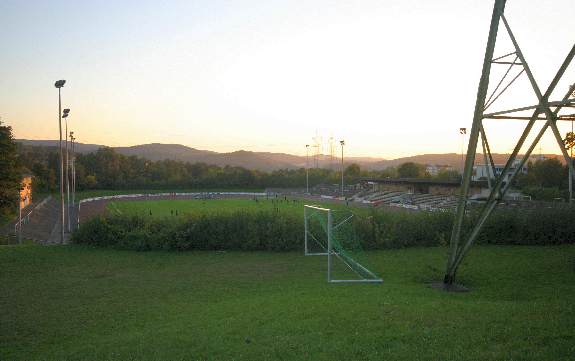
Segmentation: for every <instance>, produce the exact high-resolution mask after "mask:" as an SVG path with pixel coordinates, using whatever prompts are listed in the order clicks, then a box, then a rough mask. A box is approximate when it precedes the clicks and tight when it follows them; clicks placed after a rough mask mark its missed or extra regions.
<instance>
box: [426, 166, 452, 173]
mask: <svg viewBox="0 0 575 361" xmlns="http://www.w3.org/2000/svg"><path fill="white" fill-rule="evenodd" d="M452 170H453V167H452V166H450V165H439V164H428V165H426V166H425V171H426V172H427V173H429V174H430V175H438V174H439V172H440V171H452Z"/></svg>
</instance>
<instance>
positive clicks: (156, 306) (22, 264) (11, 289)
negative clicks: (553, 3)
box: [0, 246, 575, 360]
mask: <svg viewBox="0 0 575 361" xmlns="http://www.w3.org/2000/svg"><path fill="white" fill-rule="evenodd" d="M445 253H446V249H444V248H412V249H404V250H394V251H381V252H374V253H372V256H373V258H372V259H373V261H374V262H373V263H374V264H375V265H377V268H378V269H377V271H378V272H379V273H381V274H382V275H383V277H384V279H385V283H384V284H382V285H349V284H347V285H342V284H339V285H333V284H326V283H325V259H324V258H319V257H304V256H302V255H301V254H299V253H258V252H252V253H241V252H231V253H230V252H228V253H216V252H188V253H175V252H147V253H137V252H130V251H114V250H109V249H91V248H87V247H81V246H63V247H40V246H3V247H0V264H1V265H2V272H0V309H1V310H2V312H0V359H2V360H39V359H42V360H79V359H91V360H159V359H164V360H167V359H169V360H180V359H186V360H192V359H209V360H232V359H235V360H262V359H267V360H360V359H361V360H383V359H385V360H503V359H506V360H570V359H572V357H573V355H575V306H574V303H573V299H574V298H575V272H574V271H575V269H574V267H575V263H574V262H575V246H560V247H517V246H515V247H512V246H507V247H503V246H483V247H476V248H475V249H474V250H473V251H472V252H471V254H470V256H469V258H467V259H466V262H465V264H464V266H463V267H462V269H461V273H460V275H459V277H460V280H461V281H463V282H464V283H465V284H466V285H467V286H469V287H471V288H472V289H473V291H472V292H470V293H465V294H448V293H444V292H441V291H437V290H434V289H430V288H427V287H425V286H424V283H425V282H428V281H430V280H437V279H439V278H440V277H441V273H442V272H441V270H442V269H443V266H444V262H445Z"/></svg>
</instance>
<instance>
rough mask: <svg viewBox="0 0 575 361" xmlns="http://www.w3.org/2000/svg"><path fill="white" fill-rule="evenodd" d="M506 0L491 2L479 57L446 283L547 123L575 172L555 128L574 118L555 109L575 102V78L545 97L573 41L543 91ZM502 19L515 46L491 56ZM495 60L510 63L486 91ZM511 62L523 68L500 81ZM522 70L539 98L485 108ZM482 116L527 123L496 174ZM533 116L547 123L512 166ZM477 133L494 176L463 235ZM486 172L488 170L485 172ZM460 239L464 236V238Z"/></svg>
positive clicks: (563, 67) (568, 59) (573, 51)
mask: <svg viewBox="0 0 575 361" xmlns="http://www.w3.org/2000/svg"><path fill="white" fill-rule="evenodd" d="M505 4H506V0H495V5H494V8H493V15H492V17H491V26H490V29H489V37H488V40H487V47H486V50H485V58H484V61H483V70H482V73H481V79H480V81H479V88H478V91H477V101H476V103H475V112H474V115H473V125H472V127H471V132H470V135H469V144H468V148H467V157H466V160H465V168H464V171H463V177H462V182H461V193H460V197H459V202H458V205H457V213H456V217H455V222H454V225H453V229H452V233H451V241H450V248H449V256H448V261H447V269H446V272H445V277H444V279H443V283H444V285H445V286H450V285H451V284H453V282H454V280H455V273H456V271H457V269H458V267H459V265H460V264H461V261H462V259H463V257H464V256H465V255H466V253H467V252H468V251H469V249H470V247H471V246H472V245H473V243H474V241H475V239H476V238H477V236H478V234H479V232H480V231H481V229H482V227H483V226H484V224H485V221H486V220H487V218H488V217H489V216H490V215H491V213H492V212H493V210H494V209H495V207H496V205H497V203H498V201H500V200H501V199H502V198H503V196H504V195H505V193H506V192H507V190H508V189H509V187H510V185H511V183H512V182H513V179H514V178H515V176H516V175H517V174H518V173H519V172H520V170H521V169H522V168H523V166H524V165H525V162H526V161H527V159H528V158H529V156H530V155H531V153H532V151H533V149H535V147H536V145H537V143H538V142H539V140H540V139H541V137H542V136H543V135H544V134H545V132H546V130H547V129H548V128H551V130H552V132H553V135H554V136H555V139H556V140H557V144H558V145H559V148H560V149H561V151H562V153H563V156H564V157H565V160H566V162H567V164H569V171H570V172H571V173H572V174H573V164H572V162H571V160H570V157H569V154H568V153H567V150H566V149H565V147H564V144H563V139H562V138H561V135H560V133H559V129H558V128H557V124H556V123H557V121H558V120H566V121H573V120H575V115H574V114H570V115H559V111H560V110H561V109H562V108H564V107H571V108H572V107H575V99H570V98H571V97H572V94H573V92H575V84H574V85H572V86H571V87H570V88H569V91H568V92H567V93H566V94H565V96H564V97H563V99H561V100H559V101H550V100H549V97H550V96H551V94H552V93H553V91H554V90H555V87H556V86H557V83H559V81H560V80H561V78H562V77H563V74H564V73H565V71H566V70H567V67H568V66H569V64H570V63H571V60H572V59H573V57H574V56H575V45H573V47H572V48H571V50H570V51H569V54H568V55H567V57H566V58H565V60H564V61H563V63H562V64H561V67H560V68H559V70H558V71H557V74H556V75H555V77H554V78H553V80H552V81H551V83H550V84H549V87H548V88H547V90H546V91H545V93H541V89H540V88H539V85H538V84H537V82H536V81H535V78H534V77H533V74H532V73H531V69H530V68H529V64H528V63H527V60H526V59H525V56H524V55H523V53H522V51H521V48H520V47H519V44H518V43H517V40H516V38H515V36H514V34H513V32H512V31H511V27H510V26H509V23H508V22H507V19H506V18H505V15H504V10H505ZM500 23H502V24H503V26H504V27H505V30H506V32H507V35H508V36H509V39H510V40H511V42H512V43H513V47H514V51H512V52H510V53H508V54H505V55H502V56H499V57H494V51H495V43H496V40H497V35H498V29H499V25H500ZM494 64H497V65H507V66H508V69H507V72H505V74H504V75H503V77H502V79H501V80H500V81H499V83H498V84H497V86H496V87H495V89H494V90H493V92H492V93H491V95H490V96H489V97H488V96H487V92H488V87H489V77H490V72H491V66H492V65H494ZM514 67H520V68H521V71H520V72H519V73H518V74H517V75H516V76H515V77H514V78H512V79H511V80H510V81H509V82H508V83H507V85H505V86H502V85H503V83H504V81H505V79H506V78H507V76H508V75H509V73H510V70H511V69H512V68H514ZM522 74H525V75H526V76H527V77H528V79H529V83H530V84H531V87H532V88H533V91H534V92H535V95H536V96H537V99H538V104H536V105H531V106H525V107H521V108H515V109H509V110H503V111H498V112H492V113H488V112H487V110H488V108H489V107H490V106H491V105H492V104H493V103H494V102H495V101H496V100H497V99H499V97H500V96H501V95H502V94H503V93H505V91H506V90H507V89H508V88H509V86H511V84H513V82H515V80H516V79H517V78H518V77H519V76H521V75H522ZM524 111H533V113H532V115H531V116H528V117H526V116H520V115H519V114H520V113H521V112H524ZM484 119H520V120H526V121H527V125H526V126H525V129H524V130H523V133H522V134H521V136H520V138H519V140H518V141H517V144H516V145H515V148H514V149H513V152H512V153H511V155H510V156H509V159H508V161H507V163H506V164H505V167H504V169H503V171H502V172H501V173H500V174H499V175H498V174H497V173H496V172H495V165H494V163H493V157H492V156H491V150H490V148H489V143H488V141H487V136H486V133H485V129H484V127H483V120H484ZM537 120H545V125H544V126H543V128H542V129H541V130H540V131H539V133H537V136H536V137H535V139H534V140H533V142H532V144H531V145H530V146H529V148H528V150H527V151H526V153H525V155H524V157H523V158H522V159H521V160H520V161H519V164H518V165H516V166H515V167H514V165H515V164H516V160H517V155H518V154H519V152H520V150H521V148H522V146H523V145H524V143H525V141H526V139H527V137H528V135H529V134H530V132H531V130H532V128H533V126H534V124H535V122H536V121H537ZM480 135H481V141H482V147H483V154H484V157H485V163H486V165H487V167H488V169H489V173H491V175H492V176H493V177H494V179H495V181H494V183H493V184H491V180H490V179H489V178H491V177H488V179H489V182H490V183H489V188H490V190H491V191H490V194H489V197H488V198H487V201H486V202H485V205H484V206H483V208H482V209H481V211H480V212H479V218H478V219H477V221H476V222H475V224H474V225H472V229H471V231H470V232H469V234H467V235H466V236H465V238H463V237H462V232H461V227H462V223H463V219H464V217H465V210H466V207H467V198H468V195H469V187H470V183H471V175H472V170H473V164H474V161H475V155H476V150H477V145H478V141H479V136H480ZM489 173H488V174H489ZM569 189H572V185H571V182H570V184H569ZM462 239H463V242H462Z"/></svg>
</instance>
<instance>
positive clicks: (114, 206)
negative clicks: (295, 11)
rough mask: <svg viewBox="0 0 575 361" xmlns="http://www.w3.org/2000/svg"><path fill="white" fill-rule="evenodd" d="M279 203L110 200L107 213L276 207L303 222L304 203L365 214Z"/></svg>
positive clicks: (156, 213)
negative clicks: (298, 215)
mask: <svg viewBox="0 0 575 361" xmlns="http://www.w3.org/2000/svg"><path fill="white" fill-rule="evenodd" d="M278 200H279V201H281V202H279V203H278V202H274V201H272V199H271V198H270V199H268V200H266V199H265V197H261V198H259V199H258V201H257V202H256V201H254V200H253V199H206V200H202V199H190V200H182V199H180V200H150V201H148V200H145V201H114V202H109V203H108V205H107V207H108V210H109V211H110V212H112V213H116V214H128V215H143V216H149V215H150V211H151V212H152V216H153V217H158V218H161V217H172V216H175V214H176V213H175V212H176V210H177V211H178V215H186V214H192V213H224V212H236V211H239V210H245V211H248V212H250V211H258V210H273V209H274V207H277V208H278V209H279V211H280V212H289V213H297V214H301V216H302V222H303V208H304V205H305V204H316V205H317V204H319V205H321V206H324V207H328V208H332V209H344V208H347V209H350V208H351V209H352V210H353V211H354V213H357V214H366V213H367V212H368V209H367V208H359V207H353V206H351V205H350V206H349V207H347V206H345V205H343V204H335V203H322V202H315V201H306V200H296V201H295V202H294V200H293V199H291V198H288V201H285V200H283V199H278Z"/></svg>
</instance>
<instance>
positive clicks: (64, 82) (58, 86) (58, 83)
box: [54, 80, 66, 89]
mask: <svg viewBox="0 0 575 361" xmlns="http://www.w3.org/2000/svg"><path fill="white" fill-rule="evenodd" d="M64 84H66V80H58V81H57V82H55V83H54V86H55V87H56V88H58V89H60V88H61V87H63V86H64Z"/></svg>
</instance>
